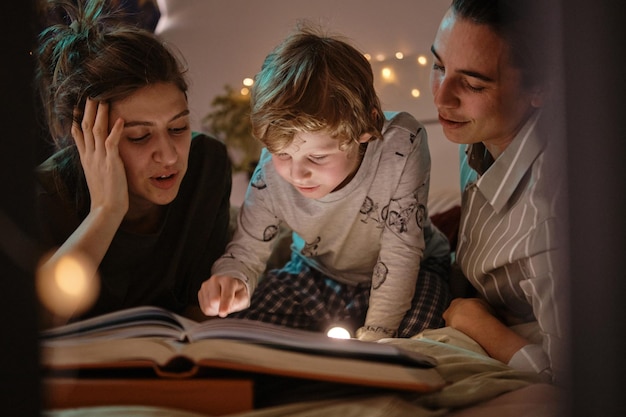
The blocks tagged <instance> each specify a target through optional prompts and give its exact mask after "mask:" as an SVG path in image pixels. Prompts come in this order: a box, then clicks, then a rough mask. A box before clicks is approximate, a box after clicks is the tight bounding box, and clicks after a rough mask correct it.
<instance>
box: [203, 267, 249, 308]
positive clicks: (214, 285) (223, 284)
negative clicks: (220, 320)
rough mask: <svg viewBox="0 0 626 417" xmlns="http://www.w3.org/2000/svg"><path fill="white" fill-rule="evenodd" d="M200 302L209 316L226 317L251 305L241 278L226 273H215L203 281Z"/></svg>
mask: <svg viewBox="0 0 626 417" xmlns="http://www.w3.org/2000/svg"><path fill="white" fill-rule="evenodd" d="M198 302H199V303H200V308H201V309H202V312H203V313H204V314H205V315H207V316H220V317H226V316H228V315H229V314H230V313H234V312H236V311H241V310H243V309H245V308H247V307H248V306H249V305H250V297H249V296H248V289H247V288H246V285H245V284H244V283H243V282H242V281H241V280H239V279H237V278H233V277H228V276H224V275H213V276H212V277H211V278H209V279H208V280H206V281H204V282H203V283H202V286H201V287H200V291H198Z"/></svg>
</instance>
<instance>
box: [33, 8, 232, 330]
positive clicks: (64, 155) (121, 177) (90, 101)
mask: <svg viewBox="0 0 626 417" xmlns="http://www.w3.org/2000/svg"><path fill="white" fill-rule="evenodd" d="M48 6H49V7H51V8H52V9H50V10H61V11H62V13H63V16H65V18H64V21H63V23H61V24H55V25H53V26H50V27H48V28H47V29H45V30H44V31H43V32H42V33H41V35H40V38H39V48H38V51H37V54H36V58H37V74H36V81H37V86H38V88H39V92H40V97H41V103H42V109H43V113H44V114H45V118H46V122H47V127H48V129H49V132H50V135H51V138H52V139H53V140H54V144H55V148H56V151H55V153H54V154H53V155H52V156H51V157H50V158H49V159H47V160H46V161H45V162H43V163H42V164H41V165H40V166H39V168H38V172H37V175H38V182H39V185H40V187H39V188H40V190H39V193H38V203H39V212H40V213H41V218H40V221H41V230H42V235H43V236H42V239H43V241H44V242H45V244H46V246H47V247H48V248H49V249H51V256H50V257H49V258H48V259H47V260H46V261H45V263H44V264H43V266H42V268H41V270H43V271H46V270H50V269H51V268H52V266H53V265H55V264H56V263H57V262H58V261H59V260H60V259H62V258H64V257H66V256H79V257H82V258H85V259H87V261H88V262H87V267H86V268H87V273H88V275H89V276H94V277H95V276H98V277H99V278H100V281H99V287H100V291H99V293H98V295H97V297H96V299H95V302H94V303H93V304H92V305H91V306H90V307H89V308H87V309H86V310H85V311H82V312H80V311H76V314H74V315H73V316H72V317H71V320H75V319H79V318H85V317H88V316H93V315H96V314H102V313H106V312H111V311H114V310H118V309H122V308H128V307H133V306H139V305H156V306H160V307H164V308H167V309H169V310H171V311H174V312H177V313H181V314H186V312H188V311H190V309H192V308H193V307H194V306H195V305H197V303H198V302H197V292H198V290H199V288H200V285H201V283H202V282H203V281H204V280H205V279H206V278H207V277H208V276H209V275H210V269H211V265H212V264H213V261H214V260H215V259H216V258H217V257H218V256H219V255H221V254H222V253H223V251H224V247H225V244H226V242H227V239H228V224H229V200H230V190H231V167H230V162H229V159H228V156H227V153H226V149H225V147H224V145H223V144H222V143H221V142H219V141H217V140H216V139H213V138H210V137H208V136H205V135H201V134H196V133H192V131H191V127H190V112H189V108H188V104H187V95H186V92H187V82H186V80H185V76H184V71H185V70H184V68H183V66H182V65H181V62H180V61H179V59H177V57H176V56H175V55H174V54H173V53H172V51H171V50H170V49H169V48H168V47H167V46H166V45H165V44H164V43H163V42H162V41H161V40H159V39H158V38H157V37H156V36H155V35H154V34H152V33H151V32H148V31H146V30H143V29H140V28H138V27H136V26H131V25H129V24H128V23H123V19H122V18H121V17H122V15H121V14H120V13H119V12H116V11H115V10H113V9H111V8H109V7H108V6H107V2H105V1H99V0H96V1H85V2H78V3H75V2H69V1H52V2H49V4H48Z"/></svg>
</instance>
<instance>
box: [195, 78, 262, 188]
mask: <svg viewBox="0 0 626 417" xmlns="http://www.w3.org/2000/svg"><path fill="white" fill-rule="evenodd" d="M224 89H225V92H224V94H221V95H218V96H216V97H215V98H214V99H213V101H212V102H211V107H212V108H213V110H212V111H211V112H210V113H208V114H207V115H206V116H205V117H204V118H203V119H202V129H203V130H204V131H205V132H206V133H208V134H210V135H212V136H214V137H215V138H217V139H219V140H221V141H222V142H223V143H224V144H225V145H226V147H227V149H228V155H229V156H230V159H231V162H232V165H233V173H240V172H245V173H246V174H247V175H248V179H249V178H250V177H251V175H252V172H253V171H254V168H255V167H256V164H257V162H258V161H259V156H260V154H261V148H262V145H261V143H260V142H259V141H257V140H256V139H255V138H254V137H253V136H252V126H251V124H250V95H249V94H241V93H240V92H238V91H235V90H234V89H233V88H232V87H231V86H229V85H226V86H225V87H224Z"/></svg>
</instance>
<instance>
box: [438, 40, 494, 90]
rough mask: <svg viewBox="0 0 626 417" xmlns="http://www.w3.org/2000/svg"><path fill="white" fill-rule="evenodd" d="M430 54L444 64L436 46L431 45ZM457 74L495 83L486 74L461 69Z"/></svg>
mask: <svg viewBox="0 0 626 417" xmlns="http://www.w3.org/2000/svg"><path fill="white" fill-rule="evenodd" d="M430 52H432V54H433V55H434V56H435V58H437V60H438V61H440V62H443V60H442V59H441V57H440V56H439V54H438V53H437V51H436V50H435V45H431V47H430ZM444 66H445V64H444ZM456 72H458V73H460V74H464V75H467V76H468V77H472V78H477V79H479V80H482V81H484V82H487V83H492V82H494V81H495V80H494V79H493V78H491V77H488V76H486V75H485V74H483V73H480V72H477V71H472V70H466V69H460V70H457V71H456Z"/></svg>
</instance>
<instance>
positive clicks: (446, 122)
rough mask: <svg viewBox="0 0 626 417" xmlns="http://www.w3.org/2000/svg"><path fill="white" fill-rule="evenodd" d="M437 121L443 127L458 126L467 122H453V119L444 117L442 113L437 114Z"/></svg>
mask: <svg viewBox="0 0 626 417" xmlns="http://www.w3.org/2000/svg"><path fill="white" fill-rule="evenodd" d="M439 123H441V125H442V126H443V127H448V128H459V127H461V126H464V125H465V124H466V123H467V122H455V121H454V120H450V119H446V118H445V117H443V116H442V115H439Z"/></svg>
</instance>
